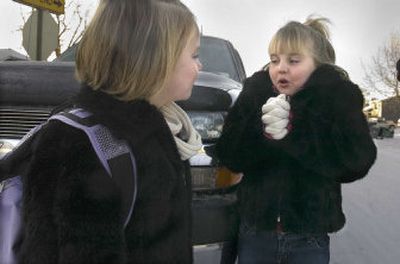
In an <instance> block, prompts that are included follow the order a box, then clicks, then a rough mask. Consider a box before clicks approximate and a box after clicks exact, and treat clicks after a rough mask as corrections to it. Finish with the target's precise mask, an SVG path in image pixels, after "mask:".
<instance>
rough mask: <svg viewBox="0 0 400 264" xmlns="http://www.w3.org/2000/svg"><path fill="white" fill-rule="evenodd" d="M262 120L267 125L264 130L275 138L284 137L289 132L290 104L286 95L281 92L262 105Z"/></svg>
mask: <svg viewBox="0 0 400 264" xmlns="http://www.w3.org/2000/svg"><path fill="white" fill-rule="evenodd" d="M261 110H262V113H263V115H262V117H261V119H262V122H263V124H264V125H265V127H264V132H265V133H266V134H267V135H268V136H270V137H272V138H273V139H277V140H279V139H282V138H284V137H285V136H286V134H287V133H288V129H287V126H288V124H289V112H290V104H289V103H288V102H287V101H286V95H284V94H280V95H278V96H277V97H271V98H269V99H268V100H267V102H266V103H265V104H264V105H263V106H262V109H261Z"/></svg>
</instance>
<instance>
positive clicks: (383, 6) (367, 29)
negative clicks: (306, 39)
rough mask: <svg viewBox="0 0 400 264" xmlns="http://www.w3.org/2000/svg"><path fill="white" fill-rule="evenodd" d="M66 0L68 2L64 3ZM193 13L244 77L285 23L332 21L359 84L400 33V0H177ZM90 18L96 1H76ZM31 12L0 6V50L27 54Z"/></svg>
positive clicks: (343, 62)
mask: <svg viewBox="0 0 400 264" xmlns="http://www.w3.org/2000/svg"><path fill="white" fill-rule="evenodd" d="M67 2H68V1H67ZM182 2H184V3H185V4H186V5H187V6H188V7H189V8H190V9H191V10H192V11H193V13H194V14H195V15H196V17H197V21H198V24H199V26H200V27H201V29H202V32H203V34H205V35H212V36H217V37H222V38H226V39H228V40H230V41H231V42H232V43H233V45H234V46H235V47H236V49H237V50H238V51H239V53H240V55H241V57H242V60H243V63H244V66H245V69H246V73H247V75H248V76H249V75H251V74H253V73H254V72H255V71H257V70H258V69H260V68H261V67H262V66H263V65H265V64H266V63H267V62H268V53H267V47H268V43H269V41H270V39H271V37H272V36H273V34H274V33H275V32H276V31H277V30H278V29H279V28H280V27H281V26H283V25H284V24H286V23H287V22H288V21H290V20H296V21H300V22H304V20H305V19H306V18H307V16H308V15H310V14H316V15H320V16H324V17H326V18H328V19H330V20H331V22H332V24H331V25H330V31H331V42H332V44H333V46H334V48H335V50H336V55H337V64H338V65H339V66H341V67H343V68H344V69H345V70H347V71H348V72H349V74H350V77H351V79H353V81H354V82H356V83H358V84H360V85H361V86H363V83H364V81H363V77H364V75H365V73H364V70H363V68H362V62H363V63H364V64H365V65H366V66H368V65H369V64H370V63H371V58H372V56H374V55H376V53H377V51H378V49H379V48H380V47H382V46H383V45H385V43H386V42H387V41H388V39H389V37H390V35H391V34H392V33H400V1H399V0H306V1H305V0H280V1H268V0H182ZM81 3H82V10H87V12H89V16H90V15H91V14H93V11H94V9H95V7H96V5H97V3H98V0H85V1H83V0H82V1H81ZM30 10H31V9H30V8H29V7H26V6H23V5H21V4H18V3H15V2H13V1H12V0H1V3H0V13H1V16H0V36H1V38H0V48H12V49H15V50H17V51H18V52H21V53H24V54H26V52H25V51H24V49H23V47H22V33H21V32H20V31H18V30H17V29H18V28H19V27H20V26H21V25H22V24H23V20H22V15H21V13H22V14H26V13H27V12H29V11H30Z"/></svg>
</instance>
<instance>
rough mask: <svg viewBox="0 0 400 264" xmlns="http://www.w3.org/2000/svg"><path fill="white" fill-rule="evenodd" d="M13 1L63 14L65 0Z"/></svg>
mask: <svg viewBox="0 0 400 264" xmlns="http://www.w3.org/2000/svg"><path fill="white" fill-rule="evenodd" d="M14 1H15V2H18V3H21V4H24V5H28V6H32V7H35V8H39V9H44V10H48V11H49V12H50V13H54V14H57V15H61V14H64V5H65V0H14Z"/></svg>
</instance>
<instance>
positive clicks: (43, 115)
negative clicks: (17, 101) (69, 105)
mask: <svg viewBox="0 0 400 264" xmlns="http://www.w3.org/2000/svg"><path fill="white" fill-rule="evenodd" d="M50 111H51V110H50V109H48V108H40V107H37V108H27V107H15V106H12V107H5V106H2V107H0V138H7V139H21V138H22V137H23V136H24V135H25V134H26V133H27V132H28V131H29V130H31V129H32V128H33V127H35V126H37V125H38V124H40V123H42V122H43V121H45V120H46V119H47V118H48V117H49V116H50Z"/></svg>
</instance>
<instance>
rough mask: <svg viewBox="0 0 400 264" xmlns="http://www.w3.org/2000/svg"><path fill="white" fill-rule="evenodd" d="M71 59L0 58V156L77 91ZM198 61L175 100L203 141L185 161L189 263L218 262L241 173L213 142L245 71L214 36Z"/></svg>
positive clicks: (233, 223) (230, 229)
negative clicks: (225, 164) (189, 84)
mask: <svg viewBox="0 0 400 264" xmlns="http://www.w3.org/2000/svg"><path fill="white" fill-rule="evenodd" d="M74 57H75V47H72V48H71V49H69V50H67V51H66V52H65V53H64V54H63V55H62V56H61V57H60V58H58V59H57V60H55V61H53V62H36V61H22V62H21V61H18V62H16V61H14V62H0V157H1V156H2V155H3V154H4V153H6V152H8V151H10V150H11V149H12V148H13V147H14V146H15V145H16V144H17V143H18V141H19V140H20V139H21V138H22V136H23V135H25V134H26V133H27V132H28V131H29V130H30V129H31V128H33V127H34V126H36V125H38V124H40V123H41V122H43V121H45V120H46V119H47V118H48V117H49V115H50V112H51V110H52V109H53V108H54V107H55V106H57V105H59V104H61V103H63V102H64V101H65V100H66V99H67V98H68V97H70V96H72V95H74V94H75V93H76V92H77V91H78V89H79V84H78V83H77V82H76V81H75V79H74V77H73V75H74V62H73V60H74ZM200 60H201V62H202V64H203V69H202V71H201V72H200V73H199V76H198V78H197V80H196V82H195V85H194V87H193V92H192V96H191V97H190V98H189V99H188V100H186V101H182V102H178V104H179V105H180V106H181V107H182V108H183V109H184V110H185V111H186V112H187V113H188V115H189V117H190V118H191V120H192V122H193V124H194V126H195V128H196V129H197V130H198V131H199V133H200V134H201V136H202V139H203V144H204V146H203V148H202V150H201V151H200V152H199V153H198V154H197V155H196V156H194V157H193V158H191V160H190V163H191V171H192V177H193V180H192V185H193V228H194V230H193V231H194V241H193V244H194V246H195V262H196V263H200V262H201V263H213V262H214V263H218V262H219V260H216V259H217V258H219V256H218V255H219V253H218V252H219V250H220V249H221V245H222V244H223V242H226V241H229V240H231V239H233V238H234V236H235V233H236V227H237V223H238V222H237V218H236V214H235V208H234V204H235V201H236V197H235V194H234V192H233V191H232V190H234V188H235V187H234V185H235V184H236V183H237V182H239V181H240V178H241V175H237V174H234V173H232V172H230V171H228V170H227V169H225V168H221V167H219V166H218V162H217V161H216V160H215V159H214V158H213V155H212V153H213V145H214V144H215V142H216V140H217V139H218V137H219V136H220V134H221V131H222V126H223V123H224V118H225V116H226V113H227V111H228V109H229V108H230V107H231V106H232V104H233V102H234V101H235V99H236V98H237V96H238V95H239V93H240V91H241V88H242V84H241V83H242V81H243V80H244V78H245V71H244V67H243V64H242V61H241V58H240V56H239V54H238V52H237V51H236V50H235V49H234V47H233V46H232V44H231V43H230V42H229V41H227V40H224V39H220V38H215V37H210V36H202V37H201V48H200ZM216 252H217V253H218V254H216Z"/></svg>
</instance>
